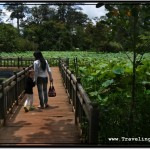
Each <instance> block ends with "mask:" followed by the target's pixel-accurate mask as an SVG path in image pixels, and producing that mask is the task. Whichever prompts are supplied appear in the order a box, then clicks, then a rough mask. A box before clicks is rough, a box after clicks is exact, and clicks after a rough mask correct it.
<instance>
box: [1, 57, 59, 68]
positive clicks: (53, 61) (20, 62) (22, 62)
mask: <svg viewBox="0 0 150 150" xmlns="http://www.w3.org/2000/svg"><path fill="white" fill-rule="evenodd" d="M46 59H47V61H48V63H49V65H50V66H58V63H59V58H46ZM33 61H34V58H24V57H16V58H15V57H13V58H11V57H9V58H4V57H0V67H18V68H19V67H28V66H29V65H31V64H33Z"/></svg>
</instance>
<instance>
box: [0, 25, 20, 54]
mask: <svg viewBox="0 0 150 150" xmlns="http://www.w3.org/2000/svg"><path fill="white" fill-rule="evenodd" d="M0 31H1V32H0V48H1V51H5V52H13V51H15V50H16V43H15V39H16V38H17V37H18V33H17V30H16V28H14V27H13V26H12V25H10V24H4V23H1V24H0Z"/></svg>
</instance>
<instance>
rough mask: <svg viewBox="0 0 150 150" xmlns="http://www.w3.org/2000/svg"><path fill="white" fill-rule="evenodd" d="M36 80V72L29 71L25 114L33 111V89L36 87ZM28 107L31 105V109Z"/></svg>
mask: <svg viewBox="0 0 150 150" xmlns="http://www.w3.org/2000/svg"><path fill="white" fill-rule="evenodd" d="M33 78H34V70H29V73H28V77H27V80H26V88H25V94H26V97H27V98H26V101H25V103H24V110H25V112H28V111H29V110H33V109H34V107H33V106H32V105H33V87H34V86H35V82H33ZM27 105H29V106H30V107H29V109H28V108H27Z"/></svg>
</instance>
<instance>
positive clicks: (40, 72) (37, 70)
mask: <svg viewBox="0 0 150 150" xmlns="http://www.w3.org/2000/svg"><path fill="white" fill-rule="evenodd" d="M45 61H46V69H45V71H43V70H42V68H41V62H40V61H39V60H35V61H34V63H33V65H34V71H35V73H34V81H35V82H36V81H37V77H47V73H50V72H51V69H50V67H49V64H48V62H47V60H45Z"/></svg>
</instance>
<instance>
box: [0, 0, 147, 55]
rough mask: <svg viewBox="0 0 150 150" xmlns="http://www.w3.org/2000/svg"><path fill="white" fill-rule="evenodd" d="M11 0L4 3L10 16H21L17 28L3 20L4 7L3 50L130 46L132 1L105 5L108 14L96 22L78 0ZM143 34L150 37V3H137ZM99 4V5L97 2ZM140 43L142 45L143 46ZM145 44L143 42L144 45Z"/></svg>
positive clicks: (0, 42) (0, 32)
mask: <svg viewBox="0 0 150 150" xmlns="http://www.w3.org/2000/svg"><path fill="white" fill-rule="evenodd" d="M32 6H33V7H30V5H27V4H26V3H21V2H11V3H10V2H8V3H6V4H5V5H4V7H5V8H6V9H7V10H8V11H10V12H11V14H10V18H9V19H10V20H13V19H17V28H16V27H14V26H13V25H11V24H6V23H3V21H2V18H3V15H4V13H3V10H0V50H1V51H5V52H14V51H33V50H37V49H39V50H41V51H52V50H54V51H56V50H57V51H72V50H82V51H84V50H86V51H97V52H100V51H104V52H105V51H107V52H118V51H120V50H122V49H125V50H129V49H130V48H129V47H128V46H129V45H128V44H127V43H130V41H131V38H132V37H131V36H130V35H131V34H130V33H131V32H133V31H132V29H131V28H130V25H131V23H132V12H131V5H122V3H119V4H118V5H108V4H107V5H104V6H105V9H106V10H107V11H108V12H107V14H106V16H103V17H99V18H93V19H94V20H95V22H96V23H93V21H92V20H91V19H89V18H88V16H87V14H84V13H83V12H82V11H81V10H82V8H81V7H79V6H80V5H78V4H77V3H75V2H74V3H71V2H65V3H64V2H59V3H58V2H55V3H50V2H49V3H48V2H47V3H45V4H39V5H32ZM137 6H138V7H139V8H138V10H139V11H140V13H138V15H139V18H140V19H139V20H140V21H139V24H138V26H139V28H138V29H139V36H141V40H140V41H139V43H141V45H142V42H143V41H142V39H144V41H145V39H148V38H150V34H149V33H150V31H149V29H150V27H149V22H150V16H149V14H150V8H149V7H150V5H145V4H144V3H140V4H138V5H137ZM95 7H96V6H95ZM141 45H139V46H141ZM142 46H143V45H142Z"/></svg>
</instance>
